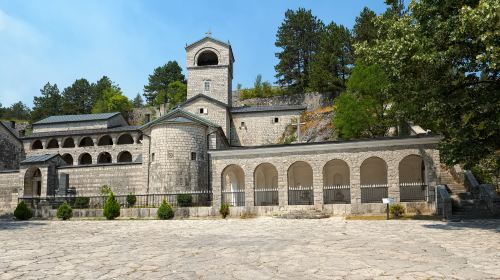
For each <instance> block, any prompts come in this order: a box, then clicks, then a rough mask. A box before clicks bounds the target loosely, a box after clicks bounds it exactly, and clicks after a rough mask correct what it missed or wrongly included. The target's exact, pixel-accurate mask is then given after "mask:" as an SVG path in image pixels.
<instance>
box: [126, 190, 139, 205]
mask: <svg viewBox="0 0 500 280" xmlns="http://www.w3.org/2000/svg"><path fill="white" fill-rule="evenodd" d="M136 202H137V197H136V196H135V195H134V194H131V193H129V194H128V195H127V204H128V207H134V205H135V203H136Z"/></svg>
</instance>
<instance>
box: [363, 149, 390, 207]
mask: <svg viewBox="0 0 500 280" xmlns="http://www.w3.org/2000/svg"><path fill="white" fill-rule="evenodd" d="M360 175H361V202H362V203H382V198H384V197H387V196H388V186H387V164H386V163H385V161H384V160H383V159H381V158H379V157H370V158H367V159H365V160H364V161H363V163H362V164H361V168H360Z"/></svg>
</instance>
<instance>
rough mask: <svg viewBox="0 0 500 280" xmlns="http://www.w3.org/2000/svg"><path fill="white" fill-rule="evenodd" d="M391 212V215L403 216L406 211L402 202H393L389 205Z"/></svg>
mask: <svg viewBox="0 0 500 280" xmlns="http://www.w3.org/2000/svg"><path fill="white" fill-rule="evenodd" d="M389 212H390V213H391V215H393V216H394V217H395V218H398V217H401V216H403V214H404V213H405V208H404V207H403V205H401V204H392V205H391V206H390V207H389Z"/></svg>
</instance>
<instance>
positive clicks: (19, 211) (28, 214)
mask: <svg viewBox="0 0 500 280" xmlns="http://www.w3.org/2000/svg"><path fill="white" fill-rule="evenodd" d="M14 216H15V217H16V219H18V220H29V219H31V218H32V217H33V211H31V209H29V208H28V206H27V205H26V203H24V201H21V202H19V204H18V205H17V207H16V210H14Z"/></svg>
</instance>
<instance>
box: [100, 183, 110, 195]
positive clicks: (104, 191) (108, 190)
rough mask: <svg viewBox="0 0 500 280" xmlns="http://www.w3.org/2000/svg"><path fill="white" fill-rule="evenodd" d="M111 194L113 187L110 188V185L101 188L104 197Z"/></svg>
mask: <svg viewBox="0 0 500 280" xmlns="http://www.w3.org/2000/svg"><path fill="white" fill-rule="evenodd" d="M110 193H112V191H111V187H110V186H108V185H102V187H101V194H102V195H109V194H110Z"/></svg>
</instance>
